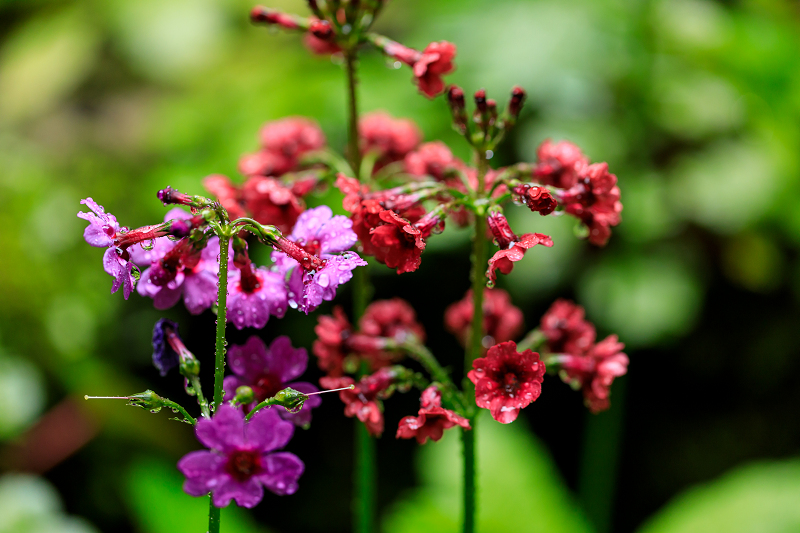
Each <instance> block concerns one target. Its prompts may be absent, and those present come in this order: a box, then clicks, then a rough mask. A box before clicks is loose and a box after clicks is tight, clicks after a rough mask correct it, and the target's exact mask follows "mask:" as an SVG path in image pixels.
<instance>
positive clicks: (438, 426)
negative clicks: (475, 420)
mask: <svg viewBox="0 0 800 533" xmlns="http://www.w3.org/2000/svg"><path fill="white" fill-rule="evenodd" d="M420 403H421V407H420V409H419V413H418V416H407V417H405V418H403V419H402V420H400V424H399V425H398V426H397V435H396V437H397V438H398V439H410V438H412V437H414V438H416V439H417V442H418V443H420V444H425V442H426V441H427V440H428V439H429V438H430V439H431V440H433V441H434V442H435V441H438V440H439V439H441V438H442V435H444V430H445V429H450V428H451V427H455V426H461V427H462V428H464V429H472V427H470V425H469V420H467V419H466V418H464V417H463V416H459V415H457V414H456V413H454V412H453V411H451V410H449V409H445V408H444V407H442V393H441V392H439V390H438V389H437V388H436V387H435V386H433V385H432V386H430V387H428V388H427V389H425V390H424V391H423V392H422V398H420Z"/></svg>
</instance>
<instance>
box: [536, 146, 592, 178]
mask: <svg viewBox="0 0 800 533" xmlns="http://www.w3.org/2000/svg"><path fill="white" fill-rule="evenodd" d="M536 155H537V156H538V159H539V161H538V163H537V164H536V167H535V168H534V170H533V176H534V177H535V178H536V179H538V180H539V181H540V182H541V183H542V184H544V185H552V186H553V187H558V188H559V189H569V188H570V187H572V186H573V185H575V184H576V183H577V182H578V172H579V171H580V170H581V169H582V168H583V167H585V166H586V165H588V164H589V160H588V159H587V158H586V156H584V155H583V153H582V152H581V149H580V148H578V147H577V146H575V145H574V144H572V143H571V142H568V141H561V142H559V143H555V144H554V143H553V142H552V141H551V140H550V139H547V140H546V141H544V142H543V143H542V144H541V145H539V149H538V150H537V152H536Z"/></svg>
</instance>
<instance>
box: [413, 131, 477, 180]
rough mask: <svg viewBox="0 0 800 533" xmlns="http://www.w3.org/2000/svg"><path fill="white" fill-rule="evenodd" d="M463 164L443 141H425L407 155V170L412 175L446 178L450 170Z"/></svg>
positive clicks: (437, 178) (438, 178)
mask: <svg viewBox="0 0 800 533" xmlns="http://www.w3.org/2000/svg"><path fill="white" fill-rule="evenodd" d="M463 165H464V164H463V163H462V162H461V161H460V160H458V159H457V158H456V157H455V156H454V155H453V152H451V151H450V148H448V147H447V145H446V144H444V143H443V142H441V141H435V142H430V143H425V144H423V145H421V146H420V147H419V148H417V149H416V150H414V151H413V152H410V153H408V154H406V157H405V166H406V172H408V173H409V174H411V175H412V176H420V177H422V176H431V177H433V178H435V179H436V180H439V181H444V180H445V173H446V172H447V171H448V170H453V169H455V168H458V167H461V166H463Z"/></svg>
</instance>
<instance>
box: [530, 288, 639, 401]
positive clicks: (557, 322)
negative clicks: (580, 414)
mask: <svg viewBox="0 0 800 533" xmlns="http://www.w3.org/2000/svg"><path fill="white" fill-rule="evenodd" d="M583 316H584V311H583V308H582V307H581V306H579V305H575V304H574V303H572V302H569V301H567V300H556V302H555V303H553V305H552V306H551V307H550V309H549V310H548V311H547V313H545V315H544V316H543V317H542V323H541V326H540V328H541V330H542V333H544V336H545V338H546V339H547V348H548V350H549V351H550V352H552V353H554V354H559V355H556V356H555V357H554V361H555V362H556V363H558V364H560V367H561V378H562V379H563V380H564V381H566V382H568V383H571V384H573V385H574V386H576V387H577V388H580V389H581V390H582V391H583V398H584V402H585V403H586V405H587V406H588V407H589V409H590V410H591V411H592V412H593V413H599V412H600V411H604V410H606V409H608V407H609V406H610V402H609V395H610V393H611V384H612V383H613V381H614V378H616V377H619V376H623V375H625V373H626V372H627V370H628V356H627V355H625V354H624V353H622V350H623V349H624V348H625V345H624V344H622V343H621V342H619V341H618V339H617V336H616V335H609V336H608V337H606V338H605V339H603V340H602V341H600V342H598V343H596V344H595V343H594V340H595V335H596V334H595V329H594V326H593V325H592V324H591V323H590V322H588V321H586V320H584V318H583Z"/></svg>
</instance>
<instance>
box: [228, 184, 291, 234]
mask: <svg viewBox="0 0 800 533" xmlns="http://www.w3.org/2000/svg"><path fill="white" fill-rule="evenodd" d="M242 199H243V200H244V204H245V206H246V207H247V210H248V211H250V213H252V216H253V218H254V219H255V220H257V221H258V222H260V223H261V224H272V225H274V226H277V227H278V229H280V230H281V231H282V232H284V233H288V232H290V231H291V230H292V227H293V226H294V223H295V222H297V217H299V216H300V213H302V212H303V209H304V206H303V204H302V202H301V201H300V199H298V198H297V196H295V195H294V193H292V190H291V189H289V188H287V187H285V186H284V185H283V184H282V183H281V182H279V181H278V180H276V179H275V178H265V177H261V176H256V177H253V178H250V179H249V180H247V182H245V184H244V186H243V187H242Z"/></svg>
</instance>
